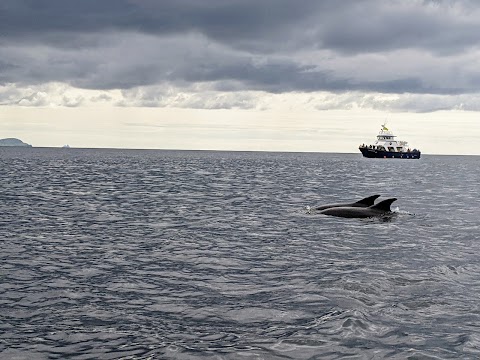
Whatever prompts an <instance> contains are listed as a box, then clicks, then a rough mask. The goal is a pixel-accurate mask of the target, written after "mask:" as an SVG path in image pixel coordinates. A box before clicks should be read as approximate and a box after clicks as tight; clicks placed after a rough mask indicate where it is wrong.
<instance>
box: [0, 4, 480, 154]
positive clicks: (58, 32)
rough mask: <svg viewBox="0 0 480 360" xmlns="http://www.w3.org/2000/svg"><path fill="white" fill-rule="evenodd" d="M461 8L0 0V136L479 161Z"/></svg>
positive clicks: (470, 21)
mask: <svg viewBox="0 0 480 360" xmlns="http://www.w3.org/2000/svg"><path fill="white" fill-rule="evenodd" d="M479 33H480V5H479V3H478V2H477V1H475V0H458V1H455V0H449V1H446V0H445V1H443V0H436V1H435V0H390V1H388V0H343V1H338V0H296V1H293V0H205V1H198V0H161V1H159V0H101V1H98V0H82V1H78V0H0V138H6V137H16V138H20V139H21V140H23V141H25V142H27V143H30V144H32V145H33V146H40V147H42V146H62V145H64V144H69V145H70V146H72V147H114V148H140V149H145V148H153V149H201V150H207V149H208V150H248V151H260V150H261V151H319V152H344V153H349V152H350V153H353V152H358V149H357V148H358V145H359V144H361V143H367V142H372V141H373V140H374V139H375V136H376V134H377V133H378V131H379V130H380V127H381V124H382V123H383V122H385V121H386V122H387V124H388V126H389V128H391V130H393V131H394V132H395V133H396V135H398V137H399V139H400V140H407V141H409V143H410V144H411V145H412V147H417V148H420V149H421V150H422V152H423V153H427V154H464V155H480V141H478V140H479V139H480V117H479V114H480V66H479V63H480V61H479V60H480V37H479V36H478V34H479Z"/></svg>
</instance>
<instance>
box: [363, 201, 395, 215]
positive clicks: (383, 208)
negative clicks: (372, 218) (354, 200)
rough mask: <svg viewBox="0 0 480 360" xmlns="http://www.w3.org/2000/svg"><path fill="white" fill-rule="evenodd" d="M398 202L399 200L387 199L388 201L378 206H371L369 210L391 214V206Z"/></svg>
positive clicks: (381, 202)
mask: <svg viewBox="0 0 480 360" xmlns="http://www.w3.org/2000/svg"><path fill="white" fill-rule="evenodd" d="M396 200H397V198H390V199H386V200H383V201H380V202H379V203H378V204H375V205H372V206H370V207H369V209H373V210H378V211H384V212H389V211H391V210H390V205H392V203H393V202H394V201H396Z"/></svg>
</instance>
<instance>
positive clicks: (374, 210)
mask: <svg viewBox="0 0 480 360" xmlns="http://www.w3.org/2000/svg"><path fill="white" fill-rule="evenodd" d="M395 200H397V199H396V198H390V199H386V200H383V201H380V202H379V203H377V204H375V205H372V206H369V207H363V208H362V207H354V206H342V207H334V208H329V209H325V210H322V211H321V212H320V214H324V215H330V216H339V217H345V218H368V217H372V216H382V215H385V214H390V213H391V210H390V205H391V204H392V203H393V202H394V201H395Z"/></svg>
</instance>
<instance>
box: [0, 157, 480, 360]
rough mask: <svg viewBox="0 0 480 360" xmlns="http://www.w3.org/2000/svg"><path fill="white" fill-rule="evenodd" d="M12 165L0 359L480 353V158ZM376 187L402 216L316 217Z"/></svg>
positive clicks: (28, 161) (1, 236)
mask: <svg viewBox="0 0 480 360" xmlns="http://www.w3.org/2000/svg"><path fill="white" fill-rule="evenodd" d="M0 162H1V168H0V169H1V170H0V210H1V211H0V249H1V252H0V359H17V360H18V359H22V360H23V359H387V358H388V359H458V358H462V359H478V358H480V256H479V254H480V236H479V234H480V220H479V211H478V205H479V195H478V194H479V190H480V187H479V185H478V184H479V183H480V174H479V173H480V170H479V163H480V158H479V157H474V156H472V157H468V156H428V155H424V156H422V159H420V160H394V159H364V158H362V157H361V155H360V154H313V153H309V154H302V153H258V152H200V151H199V152H195V151H140V150H139V151H133V150H87V149H41V148H32V149H23V148H0ZM372 194H380V195H382V198H383V197H396V198H398V200H397V201H396V202H394V203H393V206H392V209H393V210H394V214H393V215H392V216H388V217H383V218H374V219H343V218H335V217H328V216H325V215H320V214H318V213H316V212H315V211H314V210H312V209H313V208H314V207H315V206H316V205H320V204H323V203H331V202H341V201H350V200H355V199H360V198H362V197H365V196H368V195H372Z"/></svg>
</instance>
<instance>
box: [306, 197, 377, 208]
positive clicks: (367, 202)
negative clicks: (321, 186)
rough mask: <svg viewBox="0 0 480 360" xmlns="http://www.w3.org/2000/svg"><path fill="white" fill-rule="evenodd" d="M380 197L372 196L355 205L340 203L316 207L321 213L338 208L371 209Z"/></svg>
mask: <svg viewBox="0 0 480 360" xmlns="http://www.w3.org/2000/svg"><path fill="white" fill-rule="evenodd" d="M379 196H380V195H372V196H369V197H366V198H363V199H361V200H358V201H356V202H354V203H339V204H327V205H321V206H317V207H315V210H317V211H321V210H326V209H331V208H337V207H347V206H348V207H369V206H372V205H373V204H374V202H375V199H376V198H378V197H379Z"/></svg>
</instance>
